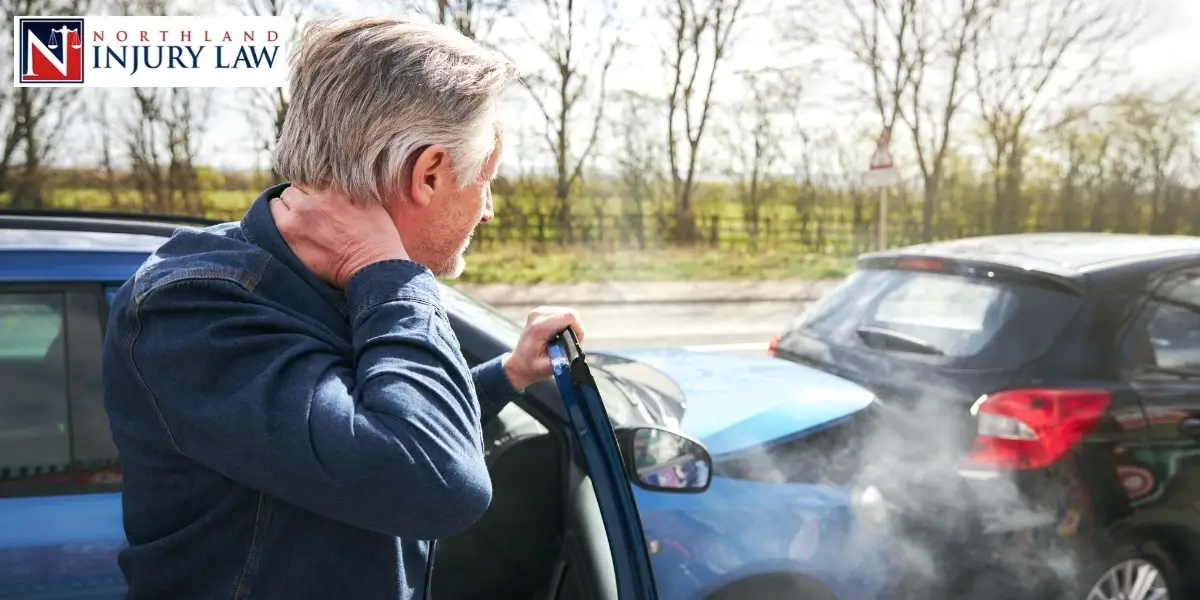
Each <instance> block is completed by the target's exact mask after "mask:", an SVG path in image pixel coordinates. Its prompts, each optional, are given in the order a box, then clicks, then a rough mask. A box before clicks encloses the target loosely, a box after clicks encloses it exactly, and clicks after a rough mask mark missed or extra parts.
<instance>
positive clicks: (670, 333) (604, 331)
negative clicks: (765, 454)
mask: <svg viewBox="0 0 1200 600" xmlns="http://www.w3.org/2000/svg"><path fill="white" fill-rule="evenodd" d="M531 308H533V307H524V306H506V307H498V310H499V311H500V312H502V313H504V314H505V315H507V316H509V317H510V318H512V319H514V320H516V321H518V322H523V321H524V320H525V314H526V313H527V312H528V311H529V310H530V309H531ZM802 308H803V305H802V304H797V303H796V302H737V303H732V302H730V303H714V304H700V303H680V304H614V305H604V306H585V307H582V308H580V309H579V312H580V314H581V316H582V317H583V321H584V325H585V326H586V327H587V330H588V339H587V345H588V346H589V347H591V348H595V349H598V350H599V349H604V348H622V347H623V348H629V347H638V348H644V347H670V346H683V347H687V348H691V349H693V350H700V351H705V352H731V353H736V354H761V353H763V352H765V351H766V348H767V343H768V342H770V340H771V337H772V336H774V335H776V334H777V333H780V332H781V331H782V330H783V328H784V327H786V326H787V324H788V323H789V322H790V321H791V320H792V318H793V317H795V316H796V314H797V313H798V312H799V311H800V310H801V309H802Z"/></svg>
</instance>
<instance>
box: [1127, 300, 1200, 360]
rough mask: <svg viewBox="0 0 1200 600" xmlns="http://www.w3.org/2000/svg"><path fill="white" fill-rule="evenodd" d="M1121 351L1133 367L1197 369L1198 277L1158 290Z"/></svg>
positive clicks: (1199, 344)
mask: <svg viewBox="0 0 1200 600" xmlns="http://www.w3.org/2000/svg"><path fill="white" fill-rule="evenodd" d="M1122 350H1123V352H1124V356H1125V363H1126V365H1127V366H1131V367H1133V368H1137V369H1152V368H1160V369H1170V370H1183V371H1198V372H1200V279H1197V278H1194V277H1192V278H1186V279H1178V280H1175V281H1171V282H1167V283H1166V284H1165V285H1164V286H1163V287H1162V288H1161V289H1160V290H1157V291H1156V293H1155V294H1154V295H1153V297H1152V298H1151V299H1150V300H1149V301H1148V302H1147V303H1146V305H1145V308H1144V309H1143V312H1142V314H1141V316H1140V318H1139V319H1138V321H1137V322H1136V323H1135V324H1134V326H1133V328H1132V329H1131V330H1130V332H1129V335H1127V336H1126V338H1125V341H1124V344H1123V347H1122Z"/></svg>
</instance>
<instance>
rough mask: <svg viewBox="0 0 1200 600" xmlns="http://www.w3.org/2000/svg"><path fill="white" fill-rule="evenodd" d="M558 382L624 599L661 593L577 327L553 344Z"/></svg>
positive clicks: (642, 599) (646, 599)
mask: <svg viewBox="0 0 1200 600" xmlns="http://www.w3.org/2000/svg"><path fill="white" fill-rule="evenodd" d="M549 354H550V362H551V365H552V367H553V369H554V382H555V384H556V385H557V386H558V390H559V393H560V394H561V395H562V399H563V404H564V405H565V407H566V410H567V414H568V416H569V417H570V420H571V424H572V426H573V427H574V428H575V434H576V439H577V440H578V443H579V452H580V453H581V454H582V455H583V458H584V460H585V462H586V465H587V470H588V474H589V475H590V476H591V478H592V480H593V482H594V484H595V486H594V487H595V490H596V498H597V502H598V503H599V505H600V512H601V514H602V518H603V521H604V529H605V531H606V533H607V535H608V541H609V546H610V547H611V548H612V558H613V567H614V570H615V575H616V580H617V592H618V596H617V597H618V598H620V599H621V600H626V599H628V600H649V599H653V598H657V597H658V596H657V593H656V591H655V584H654V575H653V570H652V568H651V564H650V554H649V551H648V549H647V547H646V537H645V533H644V531H643V530H642V521H641V517H640V516H639V515H638V510H637V505H636V503H635V501H634V497H633V489H632V487H631V486H630V484H629V479H628V476H627V475H626V470H625V467H624V463H623V462H622V459H621V452H620V450H619V447H618V445H617V439H616V436H615V434H614V432H613V428H612V425H611V422H610V421H609V419H608V413H607V411H606V410H605V408H604V403H603V402H602V401H601V398H600V393H599V391H598V390H597V388H596V382H595V380H594V379H593V378H592V373H591V371H590V369H589V368H588V365H587V361H586V357H585V355H584V354H583V351H582V350H581V349H580V347H579V344H578V341H577V340H576V338H575V335H574V332H572V331H571V330H570V329H568V330H566V331H564V332H563V334H562V335H561V336H560V337H559V338H558V339H556V340H555V341H554V342H552V343H551V344H550V347H549Z"/></svg>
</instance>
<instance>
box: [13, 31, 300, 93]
mask: <svg viewBox="0 0 1200 600" xmlns="http://www.w3.org/2000/svg"><path fill="white" fill-rule="evenodd" d="M297 25H298V24H297V23H296V22H295V21H294V20H292V19H290V18H288V17H190V16H178V17H161V16H159V17H150V16H104V15H89V16H86V17H83V16H74V17H51V16H45V15H40V16H39V15H29V16H19V17H15V18H14V20H13V26H14V27H13V66H14V68H13V84H14V85H15V86H17V87H88V88H131V87H135V88H140V87H147V88H180V87H187V88H192V87H201V88H212V87H255V88H261V87H268V88H270V87H279V88H282V87H286V85H287V73H288V64H287V60H286V54H287V49H286V48H287V47H288V45H289V44H290V43H291V39H292V36H293V33H294V30H295V29H296V27H297ZM85 75H86V76H87V77H86V79H87V81H86V83H85V82H84V79H85V77H84V76H85Z"/></svg>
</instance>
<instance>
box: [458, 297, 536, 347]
mask: <svg viewBox="0 0 1200 600" xmlns="http://www.w3.org/2000/svg"><path fill="white" fill-rule="evenodd" d="M438 287H439V288H440V290H441V296H442V304H443V305H444V306H445V307H446V310H447V311H449V312H453V313H455V314H458V315H462V317H463V318H464V319H466V320H467V321H469V322H470V323H471V324H472V325H474V326H475V327H478V328H479V329H481V330H483V331H484V332H485V333H487V334H488V335H490V336H492V337H494V338H496V339H497V340H500V341H501V342H504V344H505V345H507V346H508V347H509V348H512V347H515V346H516V345H517V340H518V339H520V337H521V332H522V331H523V330H524V329H523V328H522V327H521V326H520V325H518V324H517V323H515V322H514V321H513V320H512V319H510V318H508V317H506V316H504V315H502V314H500V312H499V311H497V310H496V309H494V308H492V307H490V306H488V305H487V304H484V303H482V302H480V301H478V300H476V299H474V298H472V297H470V296H468V295H466V294H464V293H462V292H460V291H458V290H456V289H454V288H452V287H450V286H448V285H439V286H438Z"/></svg>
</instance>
